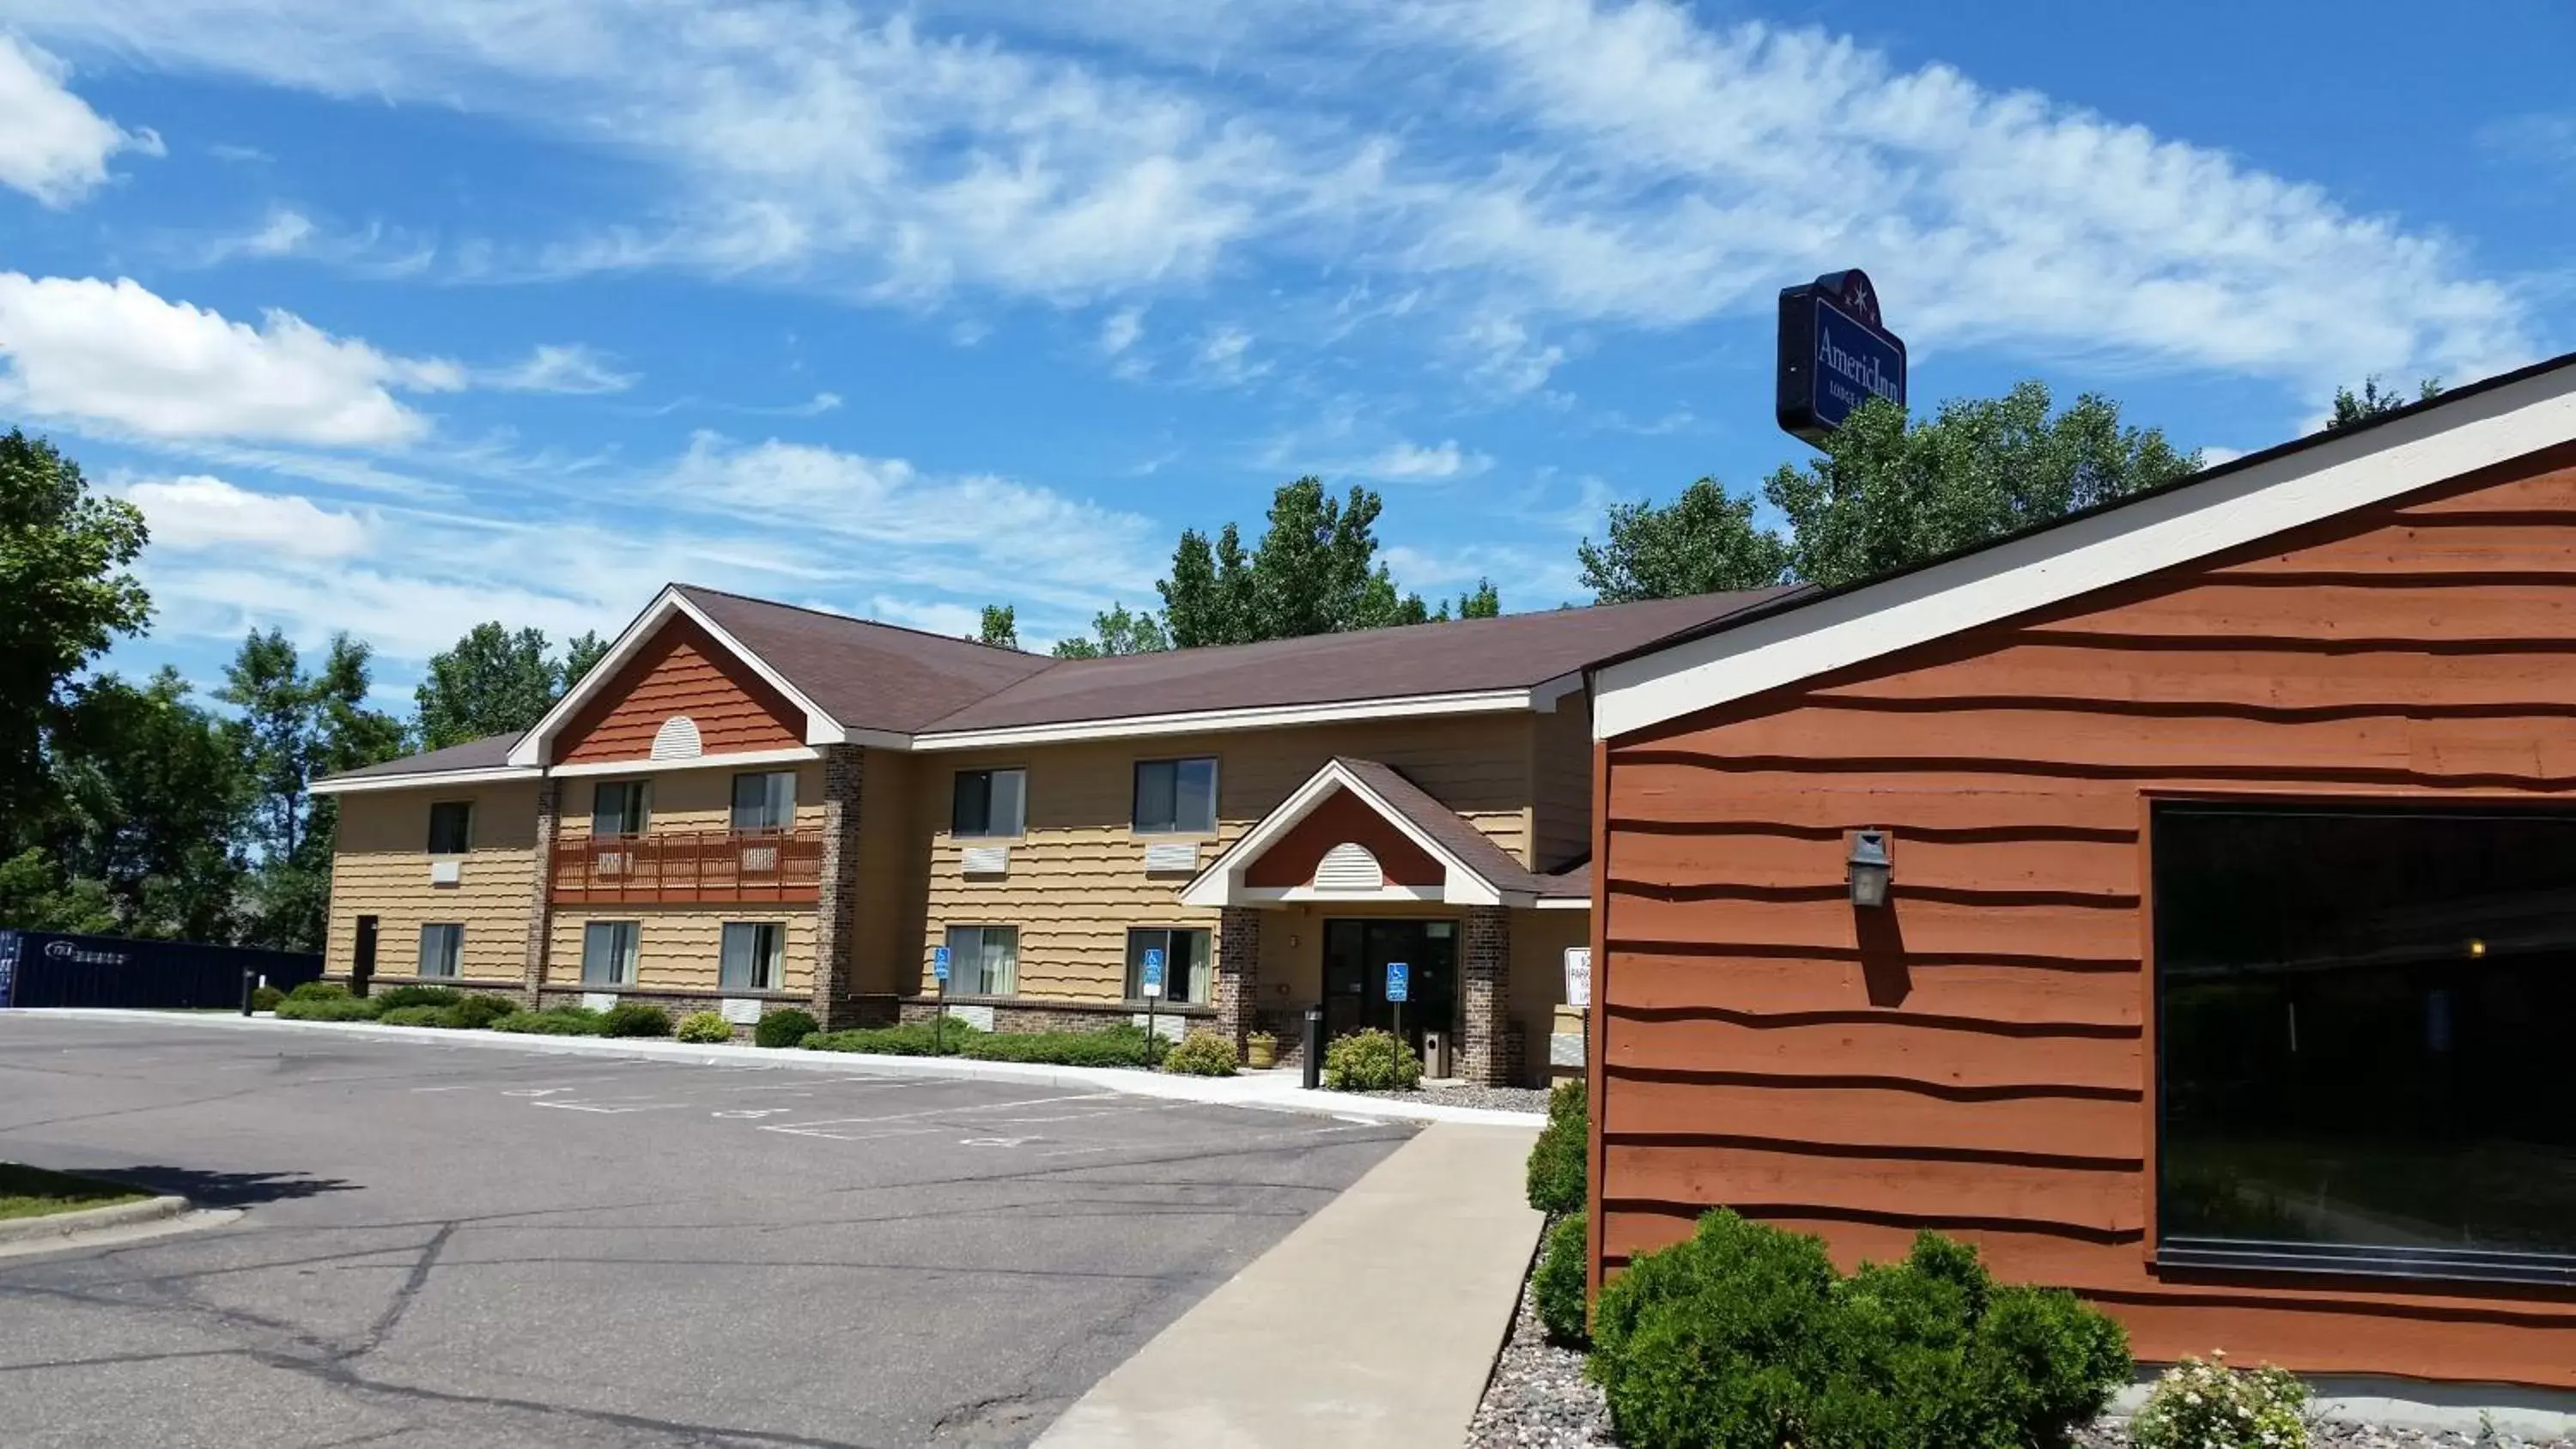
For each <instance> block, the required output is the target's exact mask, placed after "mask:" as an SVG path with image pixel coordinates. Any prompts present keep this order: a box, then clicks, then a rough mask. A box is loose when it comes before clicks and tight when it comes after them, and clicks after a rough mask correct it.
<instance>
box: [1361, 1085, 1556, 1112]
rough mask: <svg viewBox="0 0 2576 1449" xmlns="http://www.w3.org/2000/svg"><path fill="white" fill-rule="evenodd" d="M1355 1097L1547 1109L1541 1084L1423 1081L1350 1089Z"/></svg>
mask: <svg viewBox="0 0 2576 1449" xmlns="http://www.w3.org/2000/svg"><path fill="white" fill-rule="evenodd" d="M1352 1095H1353V1096H1357V1097H1385V1098H1388V1099H1390V1100H1393V1101H1399V1102H1431V1103H1436V1104H1438V1105H1439V1106H1443V1107H1484V1108H1489V1109H1491V1110H1493V1111H1497V1112H1537V1113H1541V1114H1544V1113H1545V1112H1546V1111H1547V1089H1546V1088H1545V1087H1477V1086H1470V1085H1469V1084H1467V1083H1465V1082H1438V1083H1433V1082H1425V1083H1423V1084H1422V1085H1421V1086H1419V1087H1416V1088H1414V1089H1413V1090H1412V1091H1409V1092H1405V1091H1395V1092H1354V1093H1352Z"/></svg>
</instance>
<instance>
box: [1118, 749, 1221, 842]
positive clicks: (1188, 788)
mask: <svg viewBox="0 0 2576 1449" xmlns="http://www.w3.org/2000/svg"><path fill="white" fill-rule="evenodd" d="M1136 829H1137V831H1138V832H1139V833H1141V834H1150V835H1172V834H1184V833H1186V834H1195V835H1206V834H1209V833H1211V832H1213V831H1214V830H1215V829H1216V761H1215V760H1213V759H1211V758H1208V757H1206V756H1201V757H1199V758H1197V759H1192V760H1139V761H1137V762H1136Z"/></svg>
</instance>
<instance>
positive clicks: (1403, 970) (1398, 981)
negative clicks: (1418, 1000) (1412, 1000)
mask: <svg viewBox="0 0 2576 1449" xmlns="http://www.w3.org/2000/svg"><path fill="white" fill-rule="evenodd" d="M1412 984H1413V968H1412V967H1410V966H1407V965H1406V964H1404V963H1403V962H1401V961H1389V962H1387V963H1386V999H1387V1000H1389V1001H1402V1000H1403V999H1404V995H1405V990H1406V988H1407V987H1410V986H1411V985H1412Z"/></svg>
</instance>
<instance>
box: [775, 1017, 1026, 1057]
mask: <svg viewBox="0 0 2576 1449" xmlns="http://www.w3.org/2000/svg"><path fill="white" fill-rule="evenodd" d="M982 1034H983V1033H981V1032H979V1031H977V1030H976V1029H975V1028H974V1027H973V1026H970V1025H968V1024H967V1023H965V1022H962V1021H952V1022H950V1023H948V1034H947V1042H948V1051H949V1053H950V1054H951V1055H954V1054H955V1053H956V1051H957V1048H958V1045H959V1044H960V1043H961V1042H964V1041H966V1040H967V1039H968V1038H970V1037H975V1036H980V1035H982ZM800 1045H802V1046H803V1047H804V1048H805V1049H806V1050H807V1051H809V1052H875V1053H877V1054H878V1055H880V1056H889V1057H927V1056H936V1055H938V1053H939V1048H938V1046H937V1044H936V1041H935V1038H934V1035H933V1030H932V1024H931V1023H930V1022H926V1021H907V1022H904V1023H903V1024H902V1025H900V1026H875V1027H861V1028H858V1029H856V1030H852V1031H818V1032H816V1033H814V1034H813V1035H811V1036H809V1037H807V1038H805V1040H804V1041H803V1042H802V1043H800Z"/></svg>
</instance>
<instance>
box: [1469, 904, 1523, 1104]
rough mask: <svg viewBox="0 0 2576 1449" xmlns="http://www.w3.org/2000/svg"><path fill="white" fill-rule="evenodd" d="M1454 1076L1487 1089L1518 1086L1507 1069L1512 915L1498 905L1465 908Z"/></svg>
mask: <svg viewBox="0 0 2576 1449" xmlns="http://www.w3.org/2000/svg"><path fill="white" fill-rule="evenodd" d="M1458 980H1459V983H1460V985H1461V986H1462V987H1463V988H1464V989H1463V991H1462V992H1461V993H1460V994H1461V996H1462V998H1463V999H1462V1000H1461V1001H1460V1003H1459V1006H1460V1014H1461V1016H1462V1017H1463V1018H1464V1020H1463V1021H1462V1022H1461V1029H1460V1031H1459V1033H1458V1046H1459V1058H1460V1060H1459V1066H1458V1074H1459V1075H1460V1076H1461V1077H1464V1078H1465V1079H1466V1080H1468V1081H1470V1082H1474V1083H1477V1084H1479V1085H1481V1086H1487V1087H1507V1086H1515V1085H1517V1082H1516V1080H1515V1079H1514V1077H1513V1075H1512V1073H1513V1070H1514V1067H1515V1064H1516V1060H1517V1058H1518V1056H1519V1053H1517V1052H1515V1051H1513V1050H1512V1044H1511V1042H1510V1040H1509V1038H1510V1035H1511V1022H1510V1016H1509V1013H1510V1007H1511V997H1512V916H1511V912H1510V911H1508V910H1506V909H1505V908H1503V907H1501V906H1469V907H1468V908H1467V947H1466V950H1465V951H1464V953H1462V959H1461V960H1460V962H1459V971H1458Z"/></svg>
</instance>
